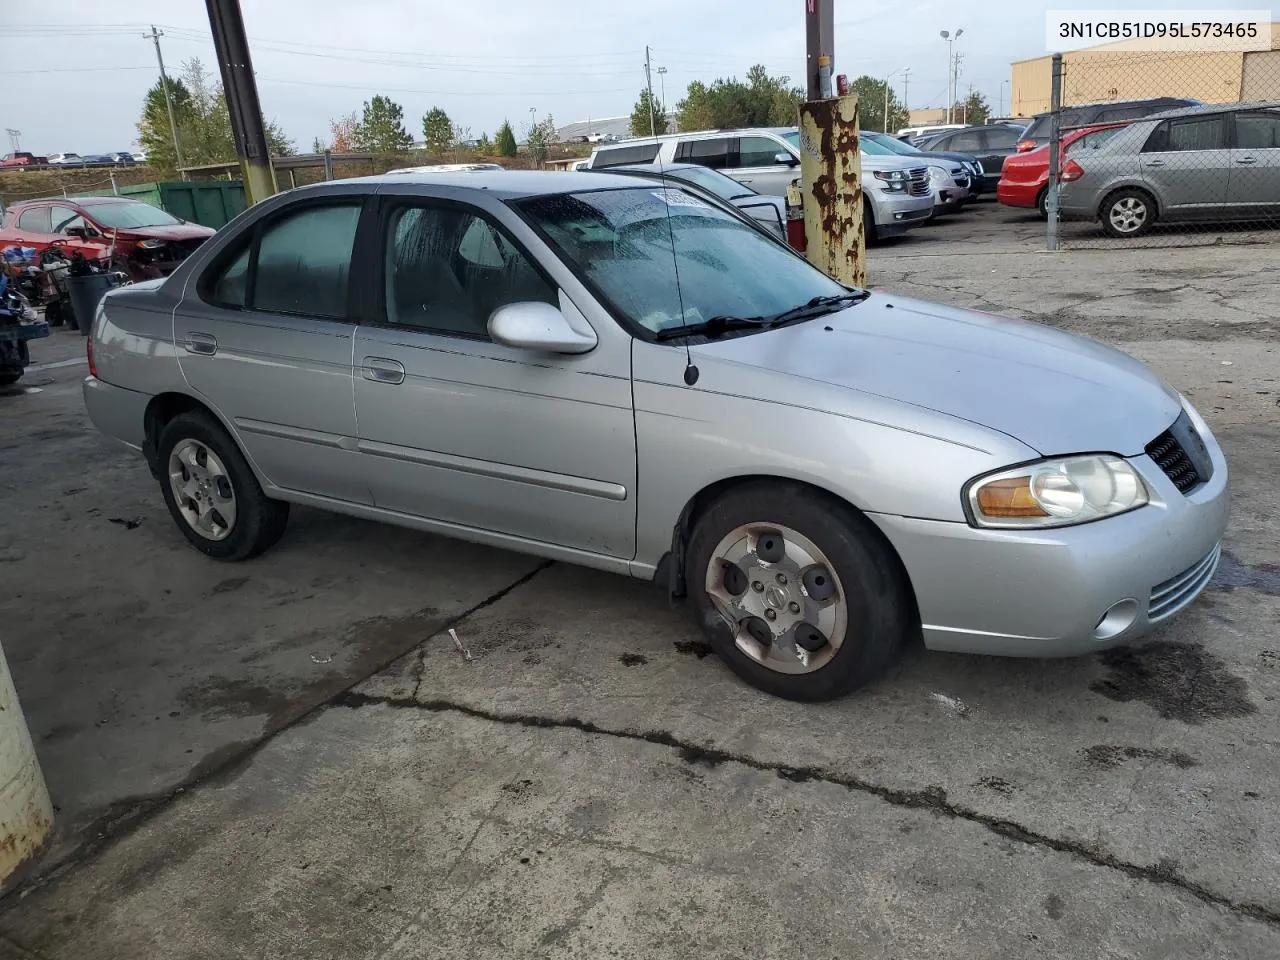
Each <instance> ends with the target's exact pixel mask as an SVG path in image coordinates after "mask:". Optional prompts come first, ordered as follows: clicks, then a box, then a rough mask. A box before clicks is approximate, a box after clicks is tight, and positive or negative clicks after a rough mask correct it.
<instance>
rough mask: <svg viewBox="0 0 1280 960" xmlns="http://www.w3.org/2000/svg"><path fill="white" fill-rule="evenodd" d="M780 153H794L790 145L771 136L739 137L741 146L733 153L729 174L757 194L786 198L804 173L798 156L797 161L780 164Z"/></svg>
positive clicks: (790, 154)
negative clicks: (788, 189)
mask: <svg viewBox="0 0 1280 960" xmlns="http://www.w3.org/2000/svg"><path fill="white" fill-rule="evenodd" d="M779 154H782V155H783V156H788V157H790V156H792V153H791V152H790V151H789V150H788V149H787V148H786V147H784V146H783V145H782V144H780V143H778V142H777V141H776V140H772V139H770V138H769V137H760V136H754V137H753V136H747V137H739V138H738V149H737V151H736V152H735V153H733V154H732V155H731V156H730V158H729V162H730V166H729V169H727V170H725V173H727V174H729V176H731V177H733V179H735V180H737V181H738V182H739V183H743V184H746V185H747V186H748V187H750V188H751V189H752V190H754V191H755V192H756V193H763V194H765V195H766V196H770V197H785V196H786V195H787V187H788V186H790V184H791V181H792V180H794V179H796V178H797V177H799V176H800V163H799V160H798V159H797V161H796V162H795V163H779V162H778V155H779Z"/></svg>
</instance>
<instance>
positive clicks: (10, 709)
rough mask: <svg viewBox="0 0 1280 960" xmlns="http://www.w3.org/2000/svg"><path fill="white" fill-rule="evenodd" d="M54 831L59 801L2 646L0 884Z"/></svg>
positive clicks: (19, 871) (9, 881)
mask: <svg viewBox="0 0 1280 960" xmlns="http://www.w3.org/2000/svg"><path fill="white" fill-rule="evenodd" d="M52 831H53V804H51V803H50V802H49V791H48V790H47V789H46V788H45V785H44V775H43V774H42V773H41V772H40V764H39V761H37V760H36V753H35V750H34V748H33V747H32V745H31V734H30V732H29V731H28V730H27V721H26V718H25V717H24V716H23V715H22V705H21V704H20V703H18V694H17V691H15V690H14V689H13V678H12V676H11V675H10V674H9V664H8V662H7V661H6V660H5V658H4V651H3V650H2V649H0V887H3V886H5V885H11V884H12V883H14V882H16V881H17V880H18V879H19V878H20V877H21V875H22V873H23V872H24V871H23V869H22V868H24V867H28V866H30V865H31V863H32V862H33V861H34V859H35V857H36V855H37V854H38V853H39V852H40V849H41V847H43V846H44V844H45V842H46V841H47V840H48V839H49V835H50V833H51V832H52Z"/></svg>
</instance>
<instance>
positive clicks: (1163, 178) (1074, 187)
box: [1059, 103, 1280, 237]
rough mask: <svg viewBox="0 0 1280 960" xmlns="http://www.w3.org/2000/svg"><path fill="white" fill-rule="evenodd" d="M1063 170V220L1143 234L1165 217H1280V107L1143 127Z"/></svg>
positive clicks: (1117, 233)
mask: <svg viewBox="0 0 1280 960" xmlns="http://www.w3.org/2000/svg"><path fill="white" fill-rule="evenodd" d="M1069 157H1070V159H1068V160H1067V162H1066V164H1065V165H1064V166H1063V168H1062V184H1063V185H1062V190H1061V193H1060V195H1059V207H1060V209H1061V211H1062V215H1063V217H1066V218H1072V219H1080V220H1094V219H1097V220H1099V221H1101V223H1102V229H1103V230H1104V231H1106V232H1107V233H1108V234H1110V235H1111V236H1113V237H1136V236H1140V235H1141V234H1143V233H1146V232H1147V231H1148V230H1150V229H1151V227H1152V225H1153V224H1154V223H1155V222H1156V221H1157V220H1165V221H1177V220H1184V221H1185V220H1270V219H1276V218H1280V104H1277V103H1255V104H1244V103H1241V104H1234V103H1233V104H1230V105H1229V106H1228V105H1226V104H1208V105H1204V106H1198V107H1186V108H1184V109H1182V110H1172V111H1169V112H1168V113H1161V114H1157V115H1156V116H1154V117H1148V118H1147V119H1145V120H1138V121H1135V122H1134V123H1132V124H1130V125H1129V126H1128V128H1126V129H1125V130H1123V131H1121V132H1120V133H1117V134H1116V135H1115V136H1114V137H1112V138H1111V139H1110V140H1108V141H1107V142H1106V143H1103V144H1100V145H1099V146H1098V147H1097V149H1096V150H1091V151H1089V152H1088V153H1087V154H1086V153H1082V152H1075V151H1073V152H1072V153H1071V154H1070V155H1069Z"/></svg>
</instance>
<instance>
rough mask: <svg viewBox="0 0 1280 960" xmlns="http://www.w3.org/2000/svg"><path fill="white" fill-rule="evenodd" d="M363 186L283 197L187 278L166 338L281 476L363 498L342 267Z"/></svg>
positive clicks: (348, 290)
mask: <svg viewBox="0 0 1280 960" xmlns="http://www.w3.org/2000/svg"><path fill="white" fill-rule="evenodd" d="M362 208H363V198H362V197H343V198H331V199H324V200H319V201H305V202H302V203H294V204H290V205H288V206H286V207H284V208H282V209H281V210H279V211H278V212H277V213H276V214H275V215H273V216H271V217H268V218H266V219H265V220H263V221H259V223H258V224H256V225H255V226H254V227H252V228H250V229H249V230H248V231H246V234H245V235H244V236H243V237H241V238H240V242H239V243H234V242H233V243H232V244H231V245H229V246H228V248H227V250H226V252H225V253H224V254H223V255H222V256H220V257H218V258H217V259H215V260H214V261H213V263H212V264H211V265H210V266H209V268H208V269H207V270H206V271H205V272H204V274H203V275H202V276H201V277H200V278H199V280H198V281H197V282H195V283H191V284H188V286H187V292H186V296H185V298H184V300H183V302H182V304H181V305H180V306H179V307H178V309H177V310H176V311H174V339H175V341H176V343H177V346H178V358H179V363H180V365H181V367H182V372H183V375H184V376H185V377H186V379H187V382H188V383H189V384H190V385H191V387H192V388H193V389H194V390H195V391H197V392H198V393H199V394H200V395H201V396H202V397H204V398H205V399H206V400H207V401H208V402H209V404H210V405H211V406H212V407H213V408H214V409H215V410H216V411H217V412H218V413H220V414H221V415H222V417H223V418H224V420H226V421H229V422H230V423H231V425H232V426H233V427H234V429H235V431H236V433H237V434H238V435H239V437H240V439H241V440H242V442H243V445H244V449H245V450H246V452H247V453H248V454H249V456H250V458H251V459H252V460H253V462H254V463H255V464H256V465H257V467H258V469H259V470H261V471H262V473H263V474H265V475H266V477H267V479H268V480H269V481H270V482H271V483H274V484H276V485H277V486H279V487H283V488H285V489H288V490H296V491H299V492H302V493H310V494H317V495H320V496H324V497H331V498H334V499H338V500H345V501H352V502H356V503H368V502H369V500H370V497H369V492H368V487H367V485H366V484H365V482H364V477H363V475H362V474H361V472H360V457H359V455H358V454H357V453H356V452H355V447H356V426H355V405H354V401H353V398H352V386H351V381H352V370H351V348H352V341H353V339H354V337H353V331H354V323H353V322H352V320H351V317H352V316H353V315H354V310H353V308H352V306H351V303H352V302H353V297H352V293H353V291H352V287H354V286H355V285H356V283H357V282H361V281H362V278H352V277H350V272H351V260H352V251H353V248H354V244H355V236H356V225H357V223H358V222H359V220H360V214H361V211H362Z"/></svg>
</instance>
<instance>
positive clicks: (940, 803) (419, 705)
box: [330, 690, 1280, 927]
mask: <svg viewBox="0 0 1280 960" xmlns="http://www.w3.org/2000/svg"><path fill="white" fill-rule="evenodd" d="M330 703H331V705H332V706H335V707H346V708H348V709H351V710H358V709H360V708H362V707H367V706H385V707H392V708H396V709H405V710H421V711H423V712H425V713H456V714H461V715H463V716H467V717H472V718H475V719H477V720H486V721H490V722H492V723H500V724H504V725H507V726H519V727H529V728H532V729H538V730H577V731H578V732H580V733H584V734H589V735H597V736H605V737H616V738H618V739H622V740H633V741H638V742H642V743H651V744H655V745H657V746H663V747H670V748H672V749H674V750H676V751H677V752H678V753H679V755H680V757H681V759H683V760H684V761H685V762H686V763H694V764H705V765H707V766H711V767H715V766H719V765H720V764H722V763H736V764H739V765H741V766H744V767H747V768H749V769H751V770H758V771H760V772H763V773H772V774H774V775H775V776H777V777H780V778H781V779H783V780H790V781H791V782H793V783H806V782H808V781H818V782H820V783H827V784H831V785H833V786H839V787H844V788H845V789H847V790H853V791H857V792H859V793H865V794H868V795H870V796H873V797H877V798H878V799H880V800H883V801H884V802H885V803H888V804H890V805H892V806H895V807H906V808H908V809H912V810H928V811H932V812H934V813H937V814H940V815H942V816H945V817H949V818H951V819H953V820H963V821H966V822H968V823H973V824H977V825H978V826H981V827H984V828H986V829H987V830H989V831H991V832H992V833H994V834H996V835H997V836H999V837H1003V838H1005V839H1007V840H1013V841H1015V842H1018V843H1023V844H1026V845H1028V846H1033V847H1041V848H1045V849H1049V850H1053V851H1056V852H1058V853H1065V854H1067V855H1069V856H1072V857H1075V858H1076V859H1078V860H1081V861H1083V862H1085V863H1089V864H1092V865H1093V866H1097V867H1103V868H1106V869H1108V870H1116V871H1118V872H1120V873H1123V874H1125V875H1126V876H1129V877H1132V878H1133V879H1135V880H1142V881H1144V882H1147V883H1154V884H1159V885H1163V886H1169V887H1173V888H1175V889H1177V890H1180V891H1182V892H1183V893H1187V894H1190V895H1191V896H1193V897H1195V898H1196V899H1197V900H1200V901H1201V902H1203V903H1207V904H1210V905H1212V906H1216V907H1220V908H1223V909H1225V910H1228V911H1230V912H1231V913H1234V914H1237V915H1238V916H1242V917H1246V918H1248V919H1250V920H1257V921H1259V922H1261V923H1265V924H1269V925H1271V926H1276V927H1280V910H1277V909H1275V908H1272V907H1269V906H1266V905H1265V904H1261V903H1250V902H1237V901H1234V900H1232V899H1230V898H1229V897H1226V896H1223V895H1222V894H1219V893H1215V892H1214V891H1212V890H1210V889H1209V888H1207V887H1205V886H1203V885H1202V884H1199V883H1196V882H1195V881H1194V880H1191V879H1189V878H1187V877H1184V876H1181V875H1180V874H1178V873H1177V871H1176V869H1175V868H1174V866H1173V865H1172V863H1171V861H1169V860H1168V859H1167V858H1162V859H1160V860H1158V861H1157V862H1156V863H1154V864H1152V865H1150V866H1144V865H1142V864H1136V863H1129V862H1128V861H1125V860H1122V859H1120V857H1118V856H1116V855H1115V854H1113V853H1111V852H1109V851H1107V850H1105V849H1102V848H1100V847H1091V846H1089V845H1087V844H1084V843H1081V842H1079V841H1075V840H1067V839H1063V838H1062V837H1054V836H1050V835H1049V834H1045V833H1040V832H1038V831H1036V830H1032V829H1030V828H1028V827H1024V826H1022V825H1021V824H1018V823H1015V822H1013V821H1012V820H1006V819H1003V818H1001V817H996V816H992V815H991V814H987V813H982V812H980V811H978V810H974V809H972V808H969V807H965V806H962V805H960V804H957V803H954V802H952V801H950V800H948V799H947V794H946V791H945V790H942V789H941V788H938V787H931V788H927V789H924V790H898V789H895V788H893V787H886V786H883V785H881V784H877V783H872V782H870V781H868V780H864V779H862V778H861V777H855V776H849V775H847V774H840V773H836V772H834V771H831V770H827V769H825V768H823V767H814V766H800V767H793V766H788V765H786V764H779V763H770V762H767V761H764V760H757V759H756V758H755V757H751V756H747V755H745V754H737V753H731V752H729V751H727V750H720V749H717V748H715V747H704V746H700V745H698V744H696V743H691V742H689V741H686V740H682V739H681V738H679V737H677V736H676V735H675V734H672V733H669V732H667V731H665V730H628V729H621V730H619V729H612V728H609V727H602V726H600V725H599V724H596V723H592V722H591V721H589V720H580V719H578V718H576V717H564V718H558V717H543V716H538V715H537V714H507V713H498V712H496V711H493V710H485V709H483V708H480V707H472V706H467V705H466V704H461V703H452V702H450V701H448V700H422V701H419V700H416V699H413V700H411V699H401V698H395V697H375V696H370V695H368V694H363V693H358V692H356V691H354V690H348V691H346V692H345V693H342V694H339V695H338V696H337V697H335V698H334V699H333V700H332V701H330Z"/></svg>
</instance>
